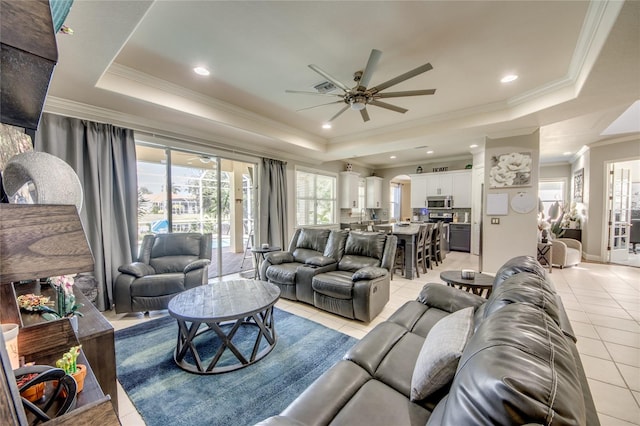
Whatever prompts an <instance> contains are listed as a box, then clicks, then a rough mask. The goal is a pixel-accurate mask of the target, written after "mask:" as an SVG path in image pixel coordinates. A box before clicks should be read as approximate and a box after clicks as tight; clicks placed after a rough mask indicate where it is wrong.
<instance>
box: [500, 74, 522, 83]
mask: <svg viewBox="0 0 640 426" xmlns="http://www.w3.org/2000/svg"><path fill="white" fill-rule="evenodd" d="M517 79H518V76H517V75H515V74H509V75H505V76H504V77H502V78H501V79H500V83H511V82H512V81H514V80H517Z"/></svg>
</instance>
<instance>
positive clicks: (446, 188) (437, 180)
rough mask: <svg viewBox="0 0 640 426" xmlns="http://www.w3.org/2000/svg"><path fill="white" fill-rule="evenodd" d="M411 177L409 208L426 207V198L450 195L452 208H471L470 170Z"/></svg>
mask: <svg viewBox="0 0 640 426" xmlns="http://www.w3.org/2000/svg"><path fill="white" fill-rule="evenodd" d="M410 177H411V208H416V209H419V208H424V207H427V197H433V196H438V195H450V196H452V197H453V207H455V208H471V170H458V171H452V172H443V173H422V174H417V175H410Z"/></svg>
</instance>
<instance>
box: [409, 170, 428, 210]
mask: <svg viewBox="0 0 640 426" xmlns="http://www.w3.org/2000/svg"><path fill="white" fill-rule="evenodd" d="M410 177H411V208H413V209H421V208H424V207H427V175H426V174H419V175H410Z"/></svg>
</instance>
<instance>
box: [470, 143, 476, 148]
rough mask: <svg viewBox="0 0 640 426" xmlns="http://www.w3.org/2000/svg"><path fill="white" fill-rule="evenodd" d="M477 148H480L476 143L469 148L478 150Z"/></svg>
mask: <svg viewBox="0 0 640 426" xmlns="http://www.w3.org/2000/svg"><path fill="white" fill-rule="evenodd" d="M477 147H478V144H475V143H474V144H473V145H469V148H477Z"/></svg>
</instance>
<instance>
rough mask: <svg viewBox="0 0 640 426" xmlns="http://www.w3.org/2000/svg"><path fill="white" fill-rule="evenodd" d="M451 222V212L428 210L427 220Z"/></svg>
mask: <svg viewBox="0 0 640 426" xmlns="http://www.w3.org/2000/svg"><path fill="white" fill-rule="evenodd" d="M440 221H443V222H444V223H451V222H453V213H449V212H429V222H440Z"/></svg>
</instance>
